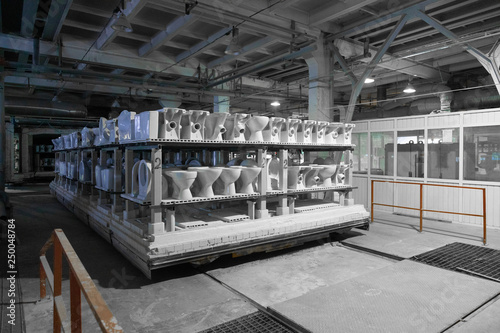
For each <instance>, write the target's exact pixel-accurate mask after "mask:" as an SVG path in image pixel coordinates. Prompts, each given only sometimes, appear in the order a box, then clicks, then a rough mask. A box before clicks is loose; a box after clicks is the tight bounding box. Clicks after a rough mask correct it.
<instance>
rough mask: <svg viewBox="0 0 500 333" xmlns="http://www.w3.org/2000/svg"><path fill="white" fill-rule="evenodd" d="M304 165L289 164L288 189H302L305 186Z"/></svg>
mask: <svg viewBox="0 0 500 333" xmlns="http://www.w3.org/2000/svg"><path fill="white" fill-rule="evenodd" d="M304 168H305V167H304V166H302V165H289V166H288V168H287V170H288V184H287V185H288V189H290V190H302V189H304V188H305V186H304V172H303V170H304Z"/></svg>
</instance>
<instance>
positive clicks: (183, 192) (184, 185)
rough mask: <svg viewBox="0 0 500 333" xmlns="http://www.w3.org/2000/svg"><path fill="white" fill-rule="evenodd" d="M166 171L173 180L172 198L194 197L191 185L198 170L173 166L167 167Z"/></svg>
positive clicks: (186, 198)
mask: <svg viewBox="0 0 500 333" xmlns="http://www.w3.org/2000/svg"><path fill="white" fill-rule="evenodd" d="M164 173H165V175H167V176H168V177H169V179H170V180H171V182H172V183H171V184H172V188H173V193H172V198H174V199H176V200H191V199H192V198H193V195H192V193H191V190H190V187H191V186H192V185H193V183H194V181H195V179H196V176H197V172H196V171H188V170H179V169H176V168H172V169H165V170H164Z"/></svg>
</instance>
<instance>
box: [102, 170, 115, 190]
mask: <svg viewBox="0 0 500 333" xmlns="http://www.w3.org/2000/svg"><path fill="white" fill-rule="evenodd" d="M114 176H115V168H114V167H110V168H105V169H101V183H102V184H101V187H102V188H103V189H105V190H106V191H111V190H113V187H114V180H115V178H114Z"/></svg>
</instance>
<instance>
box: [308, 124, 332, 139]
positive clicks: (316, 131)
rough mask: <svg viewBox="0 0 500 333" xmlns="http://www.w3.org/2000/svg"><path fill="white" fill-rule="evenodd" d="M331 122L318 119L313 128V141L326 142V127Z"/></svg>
mask: <svg viewBox="0 0 500 333" xmlns="http://www.w3.org/2000/svg"><path fill="white" fill-rule="evenodd" d="M328 124H330V123H329V122H328V121H317V122H316V125H315V126H314V128H313V133H312V140H313V143H317V144H324V143H325V131H326V127H327V126H328Z"/></svg>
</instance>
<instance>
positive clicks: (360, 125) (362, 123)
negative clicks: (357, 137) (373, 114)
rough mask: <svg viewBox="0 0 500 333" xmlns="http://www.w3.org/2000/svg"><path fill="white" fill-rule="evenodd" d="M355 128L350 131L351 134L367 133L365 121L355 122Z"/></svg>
mask: <svg viewBox="0 0 500 333" xmlns="http://www.w3.org/2000/svg"><path fill="white" fill-rule="evenodd" d="M355 124H356V127H354V129H353V130H352V131H353V133H359V132H366V131H368V122H367V121H359V122H358V121H357V122H355Z"/></svg>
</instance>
